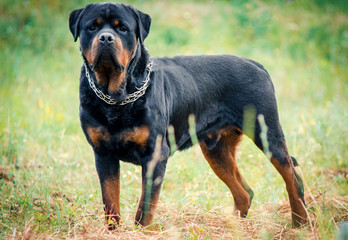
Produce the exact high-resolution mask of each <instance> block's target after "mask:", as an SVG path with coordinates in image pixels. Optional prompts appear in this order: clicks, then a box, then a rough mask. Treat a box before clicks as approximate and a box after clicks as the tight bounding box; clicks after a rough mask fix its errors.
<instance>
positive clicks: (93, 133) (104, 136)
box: [87, 127, 110, 147]
mask: <svg viewBox="0 0 348 240" xmlns="http://www.w3.org/2000/svg"><path fill="white" fill-rule="evenodd" d="M87 134H88V137H89V139H90V140H91V142H92V144H93V146H94V147H99V145H100V141H110V135H109V133H108V132H107V131H106V130H105V129H103V128H101V127H88V128H87Z"/></svg>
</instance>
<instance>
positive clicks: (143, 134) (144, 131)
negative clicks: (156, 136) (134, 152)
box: [121, 126, 150, 148]
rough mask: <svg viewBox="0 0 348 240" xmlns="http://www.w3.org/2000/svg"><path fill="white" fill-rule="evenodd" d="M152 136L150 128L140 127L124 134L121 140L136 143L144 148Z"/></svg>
mask: <svg viewBox="0 0 348 240" xmlns="http://www.w3.org/2000/svg"><path fill="white" fill-rule="evenodd" d="M149 136H150V129H149V127H148V126H140V127H136V128H133V129H132V130H127V131H124V132H123V133H122V137H121V140H122V141H123V142H124V143H126V142H134V143H136V144H138V145H139V146H141V147H142V148H144V147H145V146H146V144H147V141H148V139H149Z"/></svg>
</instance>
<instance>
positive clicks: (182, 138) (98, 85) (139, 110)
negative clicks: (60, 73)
mask: <svg viewBox="0 0 348 240" xmlns="http://www.w3.org/2000/svg"><path fill="white" fill-rule="evenodd" d="M150 24H151V18H150V16H149V15H147V14H145V13H143V12H141V11H139V10H137V9H135V8H134V7H132V6H129V5H124V4H118V3H97V4H88V5H87V6H86V7H85V8H81V9H77V10H74V11H72V12H71V14H70V18H69V25H70V31H71V33H72V35H73V37H74V40H75V41H76V40H77V39H78V38H80V49H81V52H82V56H83V59H84V65H83V66H82V69H81V77H80V120H81V126H82V129H83V132H84V134H85V136H86V138H87V141H88V143H89V144H90V145H91V146H92V148H93V150H94V155H95V164H96V169H97V172H98V176H99V179H100V185H101V190H102V199H103V203H104V209H105V215H106V218H107V220H108V224H109V227H110V228H111V229H112V228H114V227H115V225H117V223H119V221H120V160H122V161H125V162H129V163H133V164H136V165H140V166H141V167H142V193H141V197H140V202H139V207H138V210H137V213H136V217H135V223H136V224H140V225H142V226H146V225H149V224H150V223H151V220H152V219H153V216H154V211H155V208H156V204H157V202H158V199H159V193H160V189H161V185H162V181H163V178H164V174H165V170H166V164H167V159H168V157H169V156H170V154H171V146H170V145H171V144H170V140H169V137H170V134H169V132H168V128H169V126H173V128H174V138H175V144H176V147H177V149H178V150H183V149H187V148H189V147H190V146H192V144H193V143H192V137H191V135H190V133H189V130H190V129H189V127H190V126H189V121H188V118H189V116H190V115H194V116H195V130H196V137H197V139H198V142H199V144H200V147H201V149H202V152H203V155H204V156H205V158H206V160H207V161H208V163H209V165H210V166H211V168H212V169H213V170H214V172H215V173H216V175H217V176H218V177H219V178H220V179H221V180H222V181H223V182H224V183H225V184H226V185H227V186H228V188H229V189H230V190H231V192H232V195H233V199H234V205H235V211H236V213H237V214H238V215H239V216H241V217H245V216H246V215H247V212H248V209H249V207H250V204H251V200H252V198H253V195H254V194H253V191H252V190H251V188H250V187H249V185H248V184H247V183H246V181H245V180H244V178H243V177H242V175H241V173H240V172H239V170H238V167H237V162H236V148H237V146H238V144H239V142H240V141H241V139H242V136H243V134H245V135H247V136H249V137H250V138H252V140H253V141H254V143H255V144H256V146H257V147H258V148H259V149H261V150H262V151H263V152H266V149H265V148H266V143H267V149H268V150H267V151H268V152H269V153H270V156H269V157H270V161H271V162H272V164H273V165H274V166H275V168H276V169H277V171H278V172H279V173H280V174H281V176H282V177H283V179H284V181H285V184H286V189H287V192H288V194H289V199H290V205H291V210H292V220H293V225H294V226H299V225H302V224H304V223H306V222H307V212H306V209H305V205H304V199H303V192H304V191H303V186H302V180H301V178H300V176H299V175H298V174H297V173H296V171H295V168H294V166H296V165H297V162H296V160H295V159H294V158H292V157H291V156H290V155H289V153H288V150H287V146H286V142H285V138H284V134H283V131H282V128H281V125H280V123H279V117H278V110H277V103H276V98H275V93H274V87H273V84H272V81H271V78H270V76H269V74H268V73H267V71H266V70H265V69H264V68H263V66H262V65H261V64H259V63H257V62H255V61H253V60H250V59H246V58H241V57H236V56H231V55H219V56H204V55H203V56H177V57H174V58H154V57H150V56H149V53H148V51H147V49H146V47H145V46H144V40H145V38H146V37H147V36H148V34H149V31H150ZM248 107H252V108H253V109H254V110H253V111H254V112H255V115H256V116H260V115H262V116H263V117H264V123H265V125H266V126H267V127H268V131H267V134H266V140H267V141H266V142H265V141H263V139H262V138H261V137H260V133H262V131H261V130H262V126H263V125H262V124H260V121H259V120H258V119H259V118H257V117H254V118H252V117H247V116H248V115H246V114H244V112H245V109H247V108H248ZM246 120H248V121H249V122H250V121H251V122H252V123H253V124H252V125H253V128H252V129H253V131H246V130H245V129H243V123H245V122H247V121H246ZM159 136H160V137H159ZM156 149H157V152H158V154H156V151H155V150H156ZM155 155H158V157H155ZM149 173H150V174H149Z"/></svg>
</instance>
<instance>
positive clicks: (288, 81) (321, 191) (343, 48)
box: [0, 0, 348, 239]
mask: <svg viewBox="0 0 348 240" xmlns="http://www.w3.org/2000/svg"><path fill="white" fill-rule="evenodd" d="M86 3H87V1H83V0H77V1H58V0H57V1H45V0H36V1H34V0H2V1H1V3H0V29H1V30H0V62H1V67H0V79H1V80H0V239H43V238H47V239H57V238H75V239H84V238H93V239H231V238H233V239H254V238H256V239H335V238H337V239H347V238H348V232H347V231H348V223H347V221H348V97H347V96H348V2H347V1H346V0H336V1H325V0H313V1H310V0H309V1H305V0H299V1H285V0H284V1H276V0H265V1H260V0H257V1H242V0H236V1H227V0H226V1H198V0H197V1H194V0H189V1H140V0H138V1H129V2H127V3H130V4H132V5H133V6H135V7H137V8H138V9H140V10H142V11H144V12H146V13H149V14H150V15H151V16H152V28H151V32H150V35H149V37H148V38H147V39H146V41H145V44H146V46H147V48H148V49H149V52H150V54H151V55H152V56H174V55H192V54H223V53H228V54H234V55H239V56H244V57H248V58H252V59H255V60H257V61H259V62H260V63H262V64H263V65H264V66H265V68H266V69H267V70H268V71H269V73H270V75H271V76H272V79H273V82H274V85H275V89H276V95H277V98H278V106H279V114H280V119H281V123H282V126H283V129H284V132H285V135H286V138H287V143H288V147H289V151H290V153H291V155H293V156H295V157H296V158H297V160H298V161H299V164H300V166H301V170H302V173H303V179H304V180H305V183H306V184H305V198H306V200H307V210H308V212H309V214H310V217H311V225H310V226H307V227H304V228H301V229H293V228H291V218H290V208H289V205H288V198H287V193H286V190H285V185H284V183H283V181H282V179H281V177H280V175H279V174H278V173H277V172H276V170H275V169H274V168H273V166H272V165H271V163H270V162H269V161H268V160H267V158H266V157H265V156H264V155H263V154H262V153H261V152H260V151H259V150H258V149H257V148H256V147H255V146H254V145H253V143H252V142H251V141H250V140H249V139H248V138H244V141H243V142H242V144H241V147H240V149H239V161H238V163H239V166H240V169H241V171H242V174H243V175H244V177H245V179H246V180H247V181H248V183H249V185H250V186H251V187H252V189H253V190H254V192H255V197H254V200H253V203H252V206H251V209H250V212H249V216H248V218H246V219H237V218H236V217H234V216H233V213H232V210H233V199H232V196H231V194H230V192H229V190H228V189H227V187H226V186H225V185H224V184H223V183H222V182H221V181H220V180H218V178H217V177H216V176H215V174H214V173H213V172H212V170H211V169H210V168H209V166H208V164H207V163H206V161H205V160H204V158H203V156H202V154H201V153H200V149H199V147H198V146H194V147H193V148H192V149H190V150H188V151H185V152H177V153H175V154H174V156H173V157H171V159H170V160H169V163H168V167H167V169H168V170H167V173H166V178H165V180H164V184H163V188H162V192H161V197H160V203H159V206H158V210H157V212H156V215H155V219H154V223H153V225H152V227H150V228H148V229H139V228H134V226H133V218H134V216H135V211H136V207H137V203H138V200H139V197H140V180H141V179H140V178H141V170H140V168H139V167H136V166H133V165H130V164H122V165H121V213H122V223H121V226H120V227H119V229H118V230H116V231H115V232H108V231H107V230H106V228H105V226H104V219H103V218H104V217H103V206H102V202H101V193H100V187H99V182H98V178H97V173H96V170H95V167H94V159H93V153H92V149H91V148H90V146H89V145H88V144H87V142H86V140H85V138H84V136H83V134H82V131H81V129H80V126H79V119H78V108H79V102H78V84H79V81H78V79H79V69H80V67H81V65H82V58H81V56H80V52H79V44H78V43H74V42H73V38H72V36H71V34H70V31H69V28H68V17H69V14H70V12H71V11H72V10H73V9H76V8H80V7H83V6H84V5H85V4H86ZM345 221H346V222H345ZM344 222H345V223H344ZM339 229H341V230H339Z"/></svg>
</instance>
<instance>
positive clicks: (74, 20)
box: [69, 8, 84, 42]
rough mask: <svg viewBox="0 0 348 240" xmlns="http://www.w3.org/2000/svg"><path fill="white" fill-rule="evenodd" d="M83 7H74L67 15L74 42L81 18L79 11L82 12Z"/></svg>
mask: <svg viewBox="0 0 348 240" xmlns="http://www.w3.org/2000/svg"><path fill="white" fill-rule="evenodd" d="M83 10H84V8H80V9H76V10H74V11H72V12H71V13H70V17H69V28H70V31H71V33H72V35H73V36H74V41H75V42H76V40H77V38H78V37H79V35H80V29H79V23H80V19H81V15H82V14H81V13H82V12H83Z"/></svg>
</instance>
